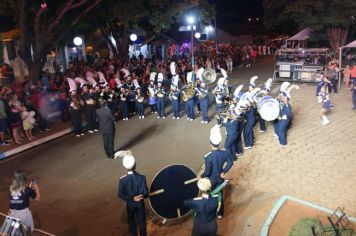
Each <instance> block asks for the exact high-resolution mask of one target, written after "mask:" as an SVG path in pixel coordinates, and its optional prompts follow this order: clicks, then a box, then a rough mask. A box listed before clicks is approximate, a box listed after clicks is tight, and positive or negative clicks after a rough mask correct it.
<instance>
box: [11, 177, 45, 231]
mask: <svg viewBox="0 0 356 236" xmlns="http://www.w3.org/2000/svg"><path fill="white" fill-rule="evenodd" d="M30 198H32V199H34V200H35V201H37V202H38V201H40V190H39V188H38V185H37V184H36V183H35V182H33V183H29V182H28V180H27V177H26V174H25V173H24V172H22V171H16V172H15V173H14V179H13V181H12V184H11V186H10V193H9V207H10V210H9V215H10V216H11V217H14V218H17V219H19V220H21V223H22V224H23V225H25V226H26V227H27V229H29V231H31V232H33V230H34V224H33V217H32V213H31V211H30V209H29V206H30Z"/></svg>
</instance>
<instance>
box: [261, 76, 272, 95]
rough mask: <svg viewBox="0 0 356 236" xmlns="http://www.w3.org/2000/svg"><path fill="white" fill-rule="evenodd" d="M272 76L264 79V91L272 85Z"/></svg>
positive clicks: (268, 89)
mask: <svg viewBox="0 0 356 236" xmlns="http://www.w3.org/2000/svg"><path fill="white" fill-rule="evenodd" d="M272 81H273V80H272V78H269V79H268V80H267V81H266V83H265V86H264V88H263V89H264V90H266V91H268V92H269V91H271V86H272Z"/></svg>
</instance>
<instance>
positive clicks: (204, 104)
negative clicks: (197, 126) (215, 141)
mask: <svg viewBox="0 0 356 236" xmlns="http://www.w3.org/2000/svg"><path fill="white" fill-rule="evenodd" d="M196 91H197V95H198V99H199V104H200V110H201V116H202V121H201V122H200V123H202V124H208V123H209V117H208V109H209V93H210V91H209V87H208V86H207V84H206V83H205V82H201V83H200V87H199V88H196Z"/></svg>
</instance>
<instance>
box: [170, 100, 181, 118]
mask: <svg viewBox="0 0 356 236" xmlns="http://www.w3.org/2000/svg"><path fill="white" fill-rule="evenodd" d="M171 104H172V110H173V116H174V117H179V109H180V108H179V100H174V99H173V100H172V101H171Z"/></svg>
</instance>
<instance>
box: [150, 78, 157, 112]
mask: <svg viewBox="0 0 356 236" xmlns="http://www.w3.org/2000/svg"><path fill="white" fill-rule="evenodd" d="M156 75H157V73H156V72H151V74H150V83H149V85H148V104H150V106H151V113H157V107H156V95H157V88H156V85H155V80H156Z"/></svg>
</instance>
